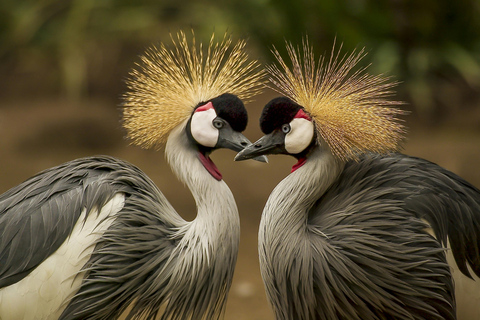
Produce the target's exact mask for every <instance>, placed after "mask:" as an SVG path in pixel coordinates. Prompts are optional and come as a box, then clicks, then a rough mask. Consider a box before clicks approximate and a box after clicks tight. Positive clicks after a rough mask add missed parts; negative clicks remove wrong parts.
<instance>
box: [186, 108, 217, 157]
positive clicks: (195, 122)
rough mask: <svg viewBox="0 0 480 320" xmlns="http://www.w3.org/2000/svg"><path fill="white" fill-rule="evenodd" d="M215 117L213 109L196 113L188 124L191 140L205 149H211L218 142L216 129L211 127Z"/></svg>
mask: <svg viewBox="0 0 480 320" xmlns="http://www.w3.org/2000/svg"><path fill="white" fill-rule="evenodd" d="M216 117H217V113H216V112H215V109H213V108H210V109H207V110H205V111H198V110H197V111H196V112H195V113H194V114H193V115H192V121H191V122H190V132H191V134H192V137H193V139H195V141H197V142H198V143H199V144H201V145H202V146H205V147H210V148H213V147H215V145H216V144H217V142H218V129H217V128H215V127H214V126H213V123H212V121H213V119H215V118H216Z"/></svg>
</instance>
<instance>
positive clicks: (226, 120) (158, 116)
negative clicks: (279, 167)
mask: <svg viewBox="0 0 480 320" xmlns="http://www.w3.org/2000/svg"><path fill="white" fill-rule="evenodd" d="M171 41H172V45H171V46H169V47H167V46H166V45H165V44H163V43H162V44H160V46H154V47H152V48H150V49H148V50H147V51H146V53H145V54H144V55H143V56H142V57H141V60H142V63H140V64H138V68H135V69H134V70H133V71H132V72H131V73H130V78H129V79H128V80H127V86H128V89H129V90H128V91H127V92H126V94H125V95H124V102H123V107H124V108H123V111H124V112H123V126H124V127H125V128H126V130H127V137H128V138H130V139H131V141H132V142H133V144H136V145H139V146H141V147H143V148H156V149H159V148H160V147H162V146H163V145H164V144H165V143H166V142H167V140H168V139H169V137H170V134H171V133H172V131H173V130H174V129H175V128H177V127H180V126H185V123H186V126H185V134H186V135H187V137H188V139H189V140H190V141H191V142H192V143H191V146H192V147H193V148H197V149H198V152H199V158H200V160H201V162H202V164H203V165H204V166H205V168H206V169H207V170H208V171H209V172H210V173H211V174H212V176H214V177H215V178H216V179H218V180H220V179H221V175H220V174H219V172H218V170H217V169H216V167H215V165H214V164H213V162H212V161H211V160H210V158H209V157H208V156H209V154H210V152H212V151H213V150H215V149H218V148H229V149H232V150H234V151H236V152H238V151H240V150H242V149H243V148H245V147H246V146H248V145H250V144H251V142H250V141H248V139H247V138H245V137H244V136H243V134H242V133H241V132H242V131H243V130H244V129H245V127H246V126H247V120H248V118H247V111H246V109H245V106H244V104H243V102H242V100H243V101H246V100H248V99H250V98H251V97H253V96H254V95H256V94H259V93H260V92H261V89H262V88H263V87H264V82H263V80H262V78H263V71H262V70H260V71H259V70H258V69H259V64H258V62H257V61H250V60H249V58H248V56H247V54H246V52H245V45H246V43H245V41H243V40H240V41H238V42H237V43H236V44H235V45H232V39H231V38H230V37H229V36H228V35H227V34H225V35H224V37H223V39H220V40H219V41H218V40H217V39H216V37H215V34H213V35H212V37H211V38H210V42H209V44H208V45H207V46H203V44H202V43H197V42H196V40H195V35H193V32H192V38H191V39H188V37H187V36H186V35H185V33H183V32H179V33H178V34H177V36H176V37H175V36H173V35H171ZM256 160H260V161H266V158H265V157H264V156H263V157H260V158H257V159H256Z"/></svg>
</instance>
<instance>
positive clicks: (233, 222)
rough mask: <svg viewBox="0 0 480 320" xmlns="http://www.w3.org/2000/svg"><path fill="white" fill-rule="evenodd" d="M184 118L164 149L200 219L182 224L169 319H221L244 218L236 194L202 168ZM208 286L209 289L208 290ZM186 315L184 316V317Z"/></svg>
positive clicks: (174, 256)
mask: <svg viewBox="0 0 480 320" xmlns="http://www.w3.org/2000/svg"><path fill="white" fill-rule="evenodd" d="M185 127H186V122H185V123H184V124H183V125H182V126H179V127H177V128H176V129H174V130H173V131H172V133H171V134H170V136H169V138H168V141H167V145H166V149H165V153H166V157H167V159H168V161H169V163H170V166H171V167H172V169H173V171H174V172H175V173H176V175H177V176H178V178H179V179H180V180H181V181H182V182H184V183H185V184H186V185H187V186H188V188H189V189H190V191H191V192H192V195H193V197H194V199H195V202H196V204H197V209H198V211H197V217H196V218H195V219H194V220H193V221H190V222H185V223H184V224H183V225H179V228H178V230H177V231H176V233H175V234H174V235H173V237H172V238H173V239H175V240H177V241H178V243H177V245H176V246H175V248H174V250H173V252H172V253H171V260H169V263H170V262H171V263H172V265H171V266H168V264H167V265H166V266H165V270H170V272H171V279H175V281H171V282H169V287H168V289H169V290H170V291H169V292H170V297H169V298H170V303H169V304H168V306H167V309H166V311H165V315H164V317H165V318H168V319H170V318H185V319H186V318H188V319H193V318H198V319H217V318H219V317H220V315H221V314H222V312H223V310H224V307H225V303H226V299H227V294H228V290H229V288H230V285H231V282H232V278H233V272H234V269H235V263H236V260H237V253H238V245H239V240H240V219H239V216H238V210H237V206H236V203H235V199H234V198H233V195H232V193H231V191H230V189H229V188H228V186H227V185H226V183H225V182H224V181H223V180H221V181H217V180H216V179H215V178H213V177H212V176H211V175H210V173H209V172H208V171H207V170H206V169H205V168H204V167H203V165H202V163H201V162H200V159H199V158H198V150H196V148H192V145H191V144H190V142H189V140H188V138H187V135H186V134H185ZM207 289H208V290H207ZM181 314H182V315H183V316H180V315H181Z"/></svg>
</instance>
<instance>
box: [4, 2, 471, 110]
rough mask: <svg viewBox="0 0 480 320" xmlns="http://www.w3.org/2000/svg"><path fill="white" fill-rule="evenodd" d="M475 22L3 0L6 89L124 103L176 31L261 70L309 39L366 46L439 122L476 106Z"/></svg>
mask: <svg viewBox="0 0 480 320" xmlns="http://www.w3.org/2000/svg"><path fill="white" fill-rule="evenodd" d="M479 16H480V1H479V0H455V1H447V0H440V1H439V0H422V1H418V0H316V1H314V0H295V1H293V0H291V1H288V0H283V1H274V0H224V1H217V0H215V1H214V0H200V1H194V0H184V1H178V0H175V1H174V0H162V1H158V0H156V1H154V0H139V1H136V0H117V1H115V0H62V1H58V0H20V1H18V0H2V1H1V2H0V43H1V46H0V72H1V75H2V77H1V79H0V86H1V87H2V88H3V89H0V90H2V91H5V92H6V93H10V94H11V95H15V94H20V95H27V94H31V95H38V94H62V95H66V96H67V97H69V98H71V99H81V98H82V97H85V96H88V95H108V96H111V97H113V98H118V95H119V94H120V93H121V91H122V90H123V88H124V87H123V79H124V78H125V77H126V75H127V73H128V70H129V68H130V67H131V66H132V65H133V62H134V61H137V60H138V59H137V55H138V54H140V53H142V52H143V51H144V49H145V48H146V47H147V46H149V45H150V44H152V43H156V42H159V41H168V33H169V32H173V33H175V32H177V31H178V30H179V29H183V30H188V29H194V30H195V32H196V34H197V36H200V37H202V36H204V37H207V36H208V35H209V34H211V32H212V31H213V30H215V31H218V32H220V33H223V32H225V31H228V32H230V33H232V35H233V36H234V37H246V38H248V40H249V48H250V50H251V51H252V55H253V56H255V57H257V58H259V59H260V60H261V61H262V62H265V63H268V62H269V61H270V59H272V55H271V54H270V49H271V48H272V46H273V45H274V46H276V47H277V48H279V50H280V51H281V50H282V48H283V47H284V41H285V40H289V41H292V42H293V43H298V44H300V43H301V38H302V37H303V36H305V35H308V37H309V39H310V43H312V44H313V45H314V47H315V49H316V51H317V54H324V53H327V54H328V52H329V51H330V49H331V47H332V44H333V42H334V39H336V41H337V43H338V42H341V43H343V47H344V48H346V49H345V50H353V49H355V48H361V47H366V49H367V51H368V52H369V55H368V57H367V59H366V60H365V61H364V62H365V63H369V62H371V63H372V66H371V69H370V70H372V72H382V73H386V74H389V75H393V76H394V77H395V79H397V80H399V81H400V82H401V85H400V86H399V91H400V95H401V98H402V99H406V100H407V101H408V102H409V103H410V105H411V106H412V108H414V110H415V111H416V112H418V114H419V115H420V116H423V117H424V118H426V119H436V118H438V117H441V116H442V115H444V116H445V115H448V114H449V113H451V112H457V111H458V110H462V109H465V108H479V96H480V95H479V91H480V19H479ZM25 91H26V92H25Z"/></svg>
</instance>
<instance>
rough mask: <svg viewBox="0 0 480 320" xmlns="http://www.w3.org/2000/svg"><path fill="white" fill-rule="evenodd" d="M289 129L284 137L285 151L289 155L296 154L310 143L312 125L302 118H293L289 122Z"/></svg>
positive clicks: (312, 130)
mask: <svg viewBox="0 0 480 320" xmlns="http://www.w3.org/2000/svg"><path fill="white" fill-rule="evenodd" d="M290 128H291V129H290V132H289V133H287V135H286V137H285V150H287V152H288V153H290V154H297V153H300V152H302V151H303V150H305V148H306V147H308V146H309V145H310V143H311V142H312V139H313V132H314V127H313V123H312V121H309V120H307V119H304V118H294V119H293V120H292V121H291V122H290Z"/></svg>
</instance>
